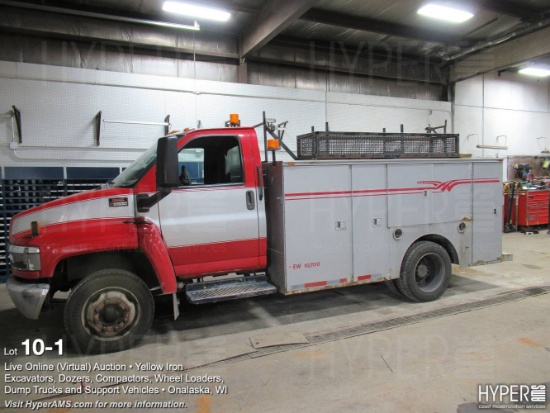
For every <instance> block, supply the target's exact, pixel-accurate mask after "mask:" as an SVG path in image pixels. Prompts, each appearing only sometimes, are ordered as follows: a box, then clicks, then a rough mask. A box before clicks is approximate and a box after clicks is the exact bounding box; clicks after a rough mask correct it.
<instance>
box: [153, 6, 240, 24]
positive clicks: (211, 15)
mask: <svg viewBox="0 0 550 413" xmlns="http://www.w3.org/2000/svg"><path fill="white" fill-rule="evenodd" d="M162 10H164V11H168V12H171V13H176V14H181V15H184V16H189V17H195V18H199V19H208V20H216V21H220V22H226V21H227V20H229V18H230V17H231V13H229V12H227V11H225V10H220V9H213V8H211V7H203V6H196V5H194V4H189V3H180V2H177V1H165V2H164V4H163V5H162Z"/></svg>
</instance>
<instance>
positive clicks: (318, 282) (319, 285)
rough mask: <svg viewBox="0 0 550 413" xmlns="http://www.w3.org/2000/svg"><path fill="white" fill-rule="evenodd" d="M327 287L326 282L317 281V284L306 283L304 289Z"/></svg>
mask: <svg viewBox="0 0 550 413" xmlns="http://www.w3.org/2000/svg"><path fill="white" fill-rule="evenodd" d="M326 285H327V282H326V281H317V282H314V283H305V284H304V287H305V288H314V287H324V286H326Z"/></svg>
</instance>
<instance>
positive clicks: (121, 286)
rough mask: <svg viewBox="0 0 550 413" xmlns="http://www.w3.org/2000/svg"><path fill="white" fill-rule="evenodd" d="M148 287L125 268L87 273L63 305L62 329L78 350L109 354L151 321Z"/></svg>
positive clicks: (152, 305) (138, 337)
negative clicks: (63, 321)
mask: <svg viewBox="0 0 550 413" xmlns="http://www.w3.org/2000/svg"><path fill="white" fill-rule="evenodd" d="M154 313H155V301H154V300H153V296H152V295H151V292H150V291H149V287H147V285H146V284H145V283H144V282H143V281H142V280H141V279H140V278H138V277H137V276H136V275H134V274H132V273H131V272H129V271H124V270H118V269H109V270H101V271H97V272H95V273H92V274H90V275H89V276H88V277H86V278H84V279H83V280H82V281H80V283H79V284H77V286H76V287H75V288H73V290H72V292H71V294H70V295H69V298H68V300H67V303H66V305H65V313H64V319H65V329H66V330H67V333H68V335H69V338H70V340H71V341H72V343H73V345H74V346H75V348H76V351H77V352H79V353H110V352H113V351H121V350H126V349H128V348H131V347H133V346H134V345H136V344H137V343H138V342H139V341H140V340H141V339H142V338H143V336H144V335H145V333H147V331H148V330H149V327H150V326H151V323H152V322H153V318H154Z"/></svg>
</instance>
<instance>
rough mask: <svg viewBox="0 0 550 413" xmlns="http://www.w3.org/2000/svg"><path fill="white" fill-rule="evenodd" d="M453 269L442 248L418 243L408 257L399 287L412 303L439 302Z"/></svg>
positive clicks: (412, 247)
mask: <svg viewBox="0 0 550 413" xmlns="http://www.w3.org/2000/svg"><path fill="white" fill-rule="evenodd" d="M451 268H452V267H451V259H450V258H449V254H448V253H447V251H446V250H445V248H443V247H442V246H441V245H439V244H436V243H434V242H430V241H420V242H416V243H414V244H413V245H412V246H411V247H410V248H409V250H408V251H407V253H406V254H405V258H404V259H403V263H402V264H401V278H399V279H398V280H397V287H398V289H399V291H401V293H402V294H403V295H404V296H405V297H407V298H409V299H410V300H413V301H421V302H425V301H433V300H437V299H438V298H439V297H441V295H442V294H443V293H444V292H445V290H446V289H447V285H448V284H449V280H450V278H451V272H452V270H451Z"/></svg>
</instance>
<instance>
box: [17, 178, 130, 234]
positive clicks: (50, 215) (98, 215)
mask: <svg viewBox="0 0 550 413" xmlns="http://www.w3.org/2000/svg"><path fill="white" fill-rule="evenodd" d="M134 216H135V207H134V195H133V191H132V189H128V188H109V189H99V190H91V191H85V192H80V193H78V194H74V195H70V196H68V197H65V198H60V199H56V200H55V201H51V202H47V203H45V204H43V205H40V206H37V207H34V208H31V209H28V210H27V211H23V212H21V213H19V214H17V215H16V216H15V217H13V218H12V220H11V223H10V243H14V240H15V238H16V237H22V236H28V235H30V226H31V222H33V221H37V222H38V223H39V224H40V226H41V227H42V228H43V229H44V228H46V227H50V226H53V225H63V224H69V223H75V222H84V221H91V220H93V221H97V220H109V219H120V218H133V217H134Z"/></svg>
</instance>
